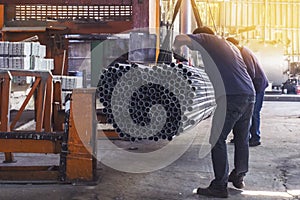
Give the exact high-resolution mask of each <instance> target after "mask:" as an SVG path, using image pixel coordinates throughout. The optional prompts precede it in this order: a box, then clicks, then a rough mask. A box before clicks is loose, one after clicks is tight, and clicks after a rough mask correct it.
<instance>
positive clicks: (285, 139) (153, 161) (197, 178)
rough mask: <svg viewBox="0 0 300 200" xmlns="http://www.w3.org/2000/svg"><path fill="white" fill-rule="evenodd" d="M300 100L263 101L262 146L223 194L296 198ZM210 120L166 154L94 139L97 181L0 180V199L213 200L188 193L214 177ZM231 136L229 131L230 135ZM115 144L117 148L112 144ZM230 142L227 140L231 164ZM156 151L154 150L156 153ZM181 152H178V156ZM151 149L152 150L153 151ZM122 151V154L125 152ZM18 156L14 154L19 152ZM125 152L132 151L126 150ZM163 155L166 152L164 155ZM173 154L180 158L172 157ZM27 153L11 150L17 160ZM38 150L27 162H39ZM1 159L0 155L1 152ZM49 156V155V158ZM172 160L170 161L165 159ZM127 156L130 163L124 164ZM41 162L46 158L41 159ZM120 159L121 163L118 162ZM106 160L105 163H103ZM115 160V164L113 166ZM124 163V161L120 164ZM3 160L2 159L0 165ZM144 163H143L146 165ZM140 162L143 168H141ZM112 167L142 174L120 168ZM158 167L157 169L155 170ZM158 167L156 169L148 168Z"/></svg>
mask: <svg viewBox="0 0 300 200" xmlns="http://www.w3.org/2000/svg"><path fill="white" fill-rule="evenodd" d="M299 108H300V102H279V101H265V102H264V105H263V109H262V113H261V118H262V121H261V134H262V145H260V146H257V147H251V148H250V165H249V172H248V174H247V176H246V178H245V183H246V187H245V188H244V189H243V190H238V189H235V188H234V187H233V186H232V184H231V183H229V185H228V186H229V198H228V199H235V200H240V199H247V200H250V199H251V200H252V199H254V200H255V199H260V200H277V199H278V200H279V199H280V200H281V199H300V132H299V130H300V109H299ZM209 129H210V120H209V119H208V120H205V121H203V122H201V123H200V124H199V125H198V126H197V127H195V128H194V129H193V130H190V131H188V132H187V133H185V134H182V135H180V136H179V137H177V138H175V139H174V142H175V144H173V146H172V148H173V150H174V154H170V152H168V149H167V148H166V149H164V148H165V147H168V145H171V144H169V143H168V142H166V141H161V142H157V143H154V142H150V141H143V142H142V141H138V142H135V143H130V142H128V141H120V140H113V141H112V142H111V141H108V140H105V139H102V140H98V146H97V149H98V155H97V158H98V160H99V161H98V166H97V172H98V176H99V178H98V180H97V182H96V183H95V184H46V183H45V184H1V185H0V200H13V199H15V200H19V199H20V200H35V199H43V200H48V199H49V200H198V199H214V198H206V197H203V196H198V195H195V194H192V191H193V189H194V188H196V187H199V186H201V187H206V186H208V184H209V182H210V180H211V179H212V178H213V170H212V166H211V160H210V154H209V151H208V149H209V145H208V143H207V136H208V134H209ZM231 137H232V134H230V136H229V138H228V141H229V139H230V138H231ZM111 144H115V145H116V146H117V147H118V148H112V147H111V146H110V145H111ZM122 150H123V151H124V150H126V152H130V153H132V154H133V157H134V156H135V155H140V154H135V153H143V154H142V155H145V157H144V158H141V159H145V158H146V159H148V161H149V165H147V160H146V162H145V160H140V162H139V160H134V158H132V159H133V160H131V158H130V159H129V158H125V159H124V160H122V159H120V160H119V161H120V162H119V163H118V162H115V163H110V164H107V163H109V161H110V159H114V158H117V154H118V151H122ZM233 151H234V148H233V145H231V144H228V155H229V163H230V169H232V166H233ZM155 152H159V155H161V156H158V155H157V154H155ZM180 152H182V153H183V155H182V156H180V155H181V154H180ZM152 153H153V154H152ZM125 155H126V154H125ZM18 156H19V157H18ZM130 156H132V155H131V154H130ZM164 156H166V157H164ZM176 156H177V157H179V158H178V159H176ZM25 157H26V155H22V154H21V155H16V159H17V160H19V161H22V160H23V159H25ZM41 158H44V157H42V155H37V157H36V158H34V157H33V158H32V157H31V158H30V161H28V162H31V163H33V162H35V161H34V159H36V162H41V160H43V159H41ZM0 159H3V155H1V156H0ZM51 159H53V158H51V157H50V158H49V160H48V161H49V162H50V161H51ZM172 159H175V161H174V162H172V163H171V164H170V165H168V166H165V165H167V164H166V163H168V161H170V160H172ZM126 160H127V161H129V162H130V164H128V165H131V166H132V167H130V168H128V165H127V164H126ZM43 162H46V161H45V160H44V161H43ZM122 162H123V163H122ZM103 163H106V164H107V165H110V167H108V166H106V165H104V164H103ZM116 163H117V165H116ZM122 164H123V165H122ZM2 165H3V164H2ZM146 165H147V166H146ZM143 167H144V168H143ZM115 168H118V169H121V170H126V171H133V172H141V171H143V170H144V171H147V170H148V172H144V173H129V172H121V171H118V170H116V169H115ZM158 168H161V169H158ZM154 169H157V170H155V171H152V170H154Z"/></svg>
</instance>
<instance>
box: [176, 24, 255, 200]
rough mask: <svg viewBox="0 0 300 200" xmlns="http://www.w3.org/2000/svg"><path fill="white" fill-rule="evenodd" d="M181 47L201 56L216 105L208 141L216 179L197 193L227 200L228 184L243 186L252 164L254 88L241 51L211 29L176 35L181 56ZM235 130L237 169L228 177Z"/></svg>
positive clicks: (178, 52) (177, 51)
mask: <svg viewBox="0 0 300 200" xmlns="http://www.w3.org/2000/svg"><path fill="white" fill-rule="evenodd" d="M182 46H187V47H188V48H189V49H191V50H197V51H199V52H200V53H201V57H202V60H203V63H204V66H205V70H206V73H207V74H208V76H209V78H210V80H211V82H212V84H213V87H214V90H215V98H216V103H217V107H216V110H215V112H214V116H213V119H212V128H211V134H210V139H209V142H210V144H211V147H212V149H211V156H212V164H213V169H214V175H215V179H214V180H212V182H211V183H210V185H209V187H207V188H197V190H196V192H197V194H199V195H205V196H214V197H219V198H226V197H228V189H227V184H228V181H231V182H233V185H234V186H235V187H237V188H243V187H244V180H243V179H244V176H245V175H246V173H247V171H248V162H249V146H248V145H249V144H248V142H249V127H250V119H251V116H252V112H253V106H254V102H255V91H254V86H253V83H252V80H251V78H250V76H249V74H248V73H247V70H246V65H245V63H244V61H243V58H242V56H241V54H240V52H239V50H238V48H236V47H235V46H234V45H230V44H229V43H228V42H227V41H226V40H225V39H223V38H220V37H219V36H216V35H214V32H213V31H212V30H211V29H210V28H208V27H201V28H197V29H196V30H195V31H194V33H193V34H188V35H178V36H176V38H175V41H174V44H173V51H174V55H176V54H180V49H181V47H182ZM232 129H235V130H237V131H236V132H235V136H234V137H235V139H236V142H235V155H234V169H233V170H232V172H231V173H230V177H228V172H229V165H228V158H227V146H226V139H227V136H228V134H229V133H230V132H231V130H232Z"/></svg>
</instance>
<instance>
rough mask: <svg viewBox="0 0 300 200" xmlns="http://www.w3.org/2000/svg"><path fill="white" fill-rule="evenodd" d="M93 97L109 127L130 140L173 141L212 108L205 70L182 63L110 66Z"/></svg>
mask: <svg viewBox="0 0 300 200" xmlns="http://www.w3.org/2000/svg"><path fill="white" fill-rule="evenodd" d="M98 94H99V98H100V102H101V103H102V104H103V106H104V109H103V112H104V113H105V114H106V117H107V121H108V123H111V124H113V127H114V128H115V130H116V131H117V132H118V133H119V136H120V137H128V138H130V140H131V141H135V140H136V139H139V140H141V139H149V140H155V141H157V140H159V139H168V140H172V139H173V137H175V136H177V135H179V134H180V133H182V132H184V131H185V130H187V129H189V128H192V127H193V126H195V125H197V124H198V123H199V122H201V121H202V120H204V119H206V118H207V117H209V116H210V115H211V114H212V112H213V110H214V107H215V99H214V90H213V87H212V84H211V82H210V80H209V78H208V76H207V74H206V73H205V71H204V70H203V69H202V68H195V67H190V66H187V65H183V64H174V63H171V64H170V65H157V66H154V67H149V66H144V65H140V64H132V65H126V64H116V65H114V66H110V67H108V68H106V69H105V70H104V71H103V73H102V75H101V76H100V80H99V84H98Z"/></svg>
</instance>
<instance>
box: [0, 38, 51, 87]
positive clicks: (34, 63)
mask: <svg viewBox="0 0 300 200" xmlns="http://www.w3.org/2000/svg"><path fill="white" fill-rule="evenodd" d="M45 56H46V46H45V45H41V44H40V43H38V42H8V41H2V42H0V68H8V69H24V70H47V71H50V70H52V69H54V62H53V59H49V58H48V59H46V58H45ZM13 82H14V83H19V84H25V83H28V84H29V83H31V82H32V78H31V77H24V76H18V77H13Z"/></svg>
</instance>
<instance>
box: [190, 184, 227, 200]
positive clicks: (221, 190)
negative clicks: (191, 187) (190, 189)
mask: <svg viewBox="0 0 300 200" xmlns="http://www.w3.org/2000/svg"><path fill="white" fill-rule="evenodd" d="M195 190H196V193H197V194H199V195H203V196H208V197H217V198H228V190H227V187H214V186H212V185H211V184H210V186H208V187H207V188H200V187H199V188H197V189H195Z"/></svg>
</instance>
